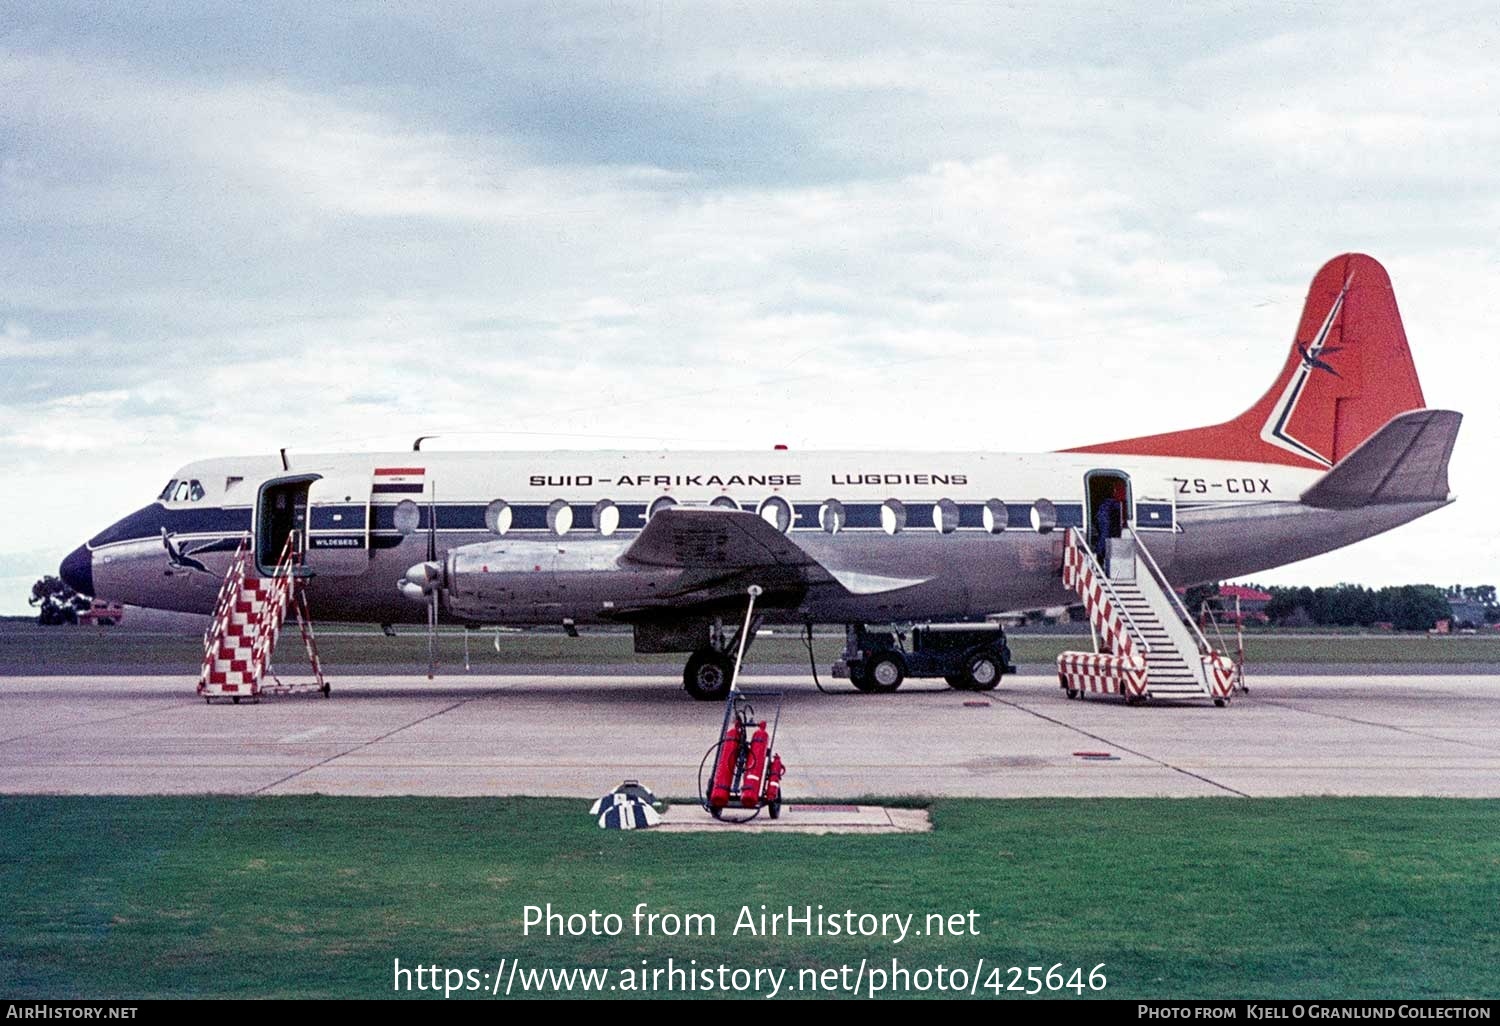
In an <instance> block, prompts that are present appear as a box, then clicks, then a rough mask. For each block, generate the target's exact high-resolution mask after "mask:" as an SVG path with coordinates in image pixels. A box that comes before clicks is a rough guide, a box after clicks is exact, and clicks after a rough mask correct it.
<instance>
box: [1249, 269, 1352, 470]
mask: <svg viewBox="0 0 1500 1026" xmlns="http://www.w3.org/2000/svg"><path fill="white" fill-rule="evenodd" d="M1353 282H1354V276H1353V275H1350V276H1349V278H1348V279H1347V280H1345V282H1344V287H1343V288H1342V289H1340V290H1339V294H1338V295H1337V296H1335V297H1334V300H1333V305H1332V306H1331V307H1329V308H1328V316H1327V317H1325V318H1323V326H1322V327H1320V328H1319V329H1318V334H1317V335H1316V336H1315V337H1314V338H1313V340H1312V341H1311V342H1298V343H1297V355H1298V356H1299V357H1300V358H1301V361H1302V363H1301V366H1299V367H1298V368H1297V371H1296V373H1294V374H1293V375H1292V379H1291V380H1290V381H1288V382H1287V383H1286V388H1285V389H1284V390H1283V391H1282V393H1281V398H1280V400H1278V401H1277V403H1276V405H1275V406H1273V407H1272V408H1271V415H1270V416H1269V417H1268V418H1266V424H1265V427H1263V428H1261V432H1260V437H1261V439H1262V440H1263V441H1266V442H1269V443H1270V444H1271V445H1274V446H1276V447H1278V448H1281V449H1285V450H1287V451H1288V452H1293V453H1296V454H1297V455H1298V456H1302V457H1304V458H1306V459H1309V460H1312V461H1313V462H1314V463H1318V464H1321V465H1322V466H1325V467H1331V466H1333V461H1332V460H1330V459H1329V458H1328V457H1326V456H1324V455H1323V454H1322V453H1320V452H1318V451H1317V450H1316V449H1314V448H1313V447H1312V446H1310V445H1308V444H1307V443H1305V442H1302V441H1299V440H1298V439H1296V438H1294V437H1292V434H1291V432H1290V431H1289V430H1288V429H1287V425H1288V424H1289V423H1290V422H1291V419H1292V415H1293V414H1294V413H1296V412H1297V401H1298V400H1299V399H1301V398H1302V395H1303V392H1304V386H1305V385H1306V384H1307V379H1308V377H1309V376H1310V375H1311V374H1312V373H1313V371H1327V372H1328V373H1329V374H1332V375H1333V376H1334V377H1336V378H1337V377H1340V376H1341V375H1340V374H1339V372H1338V371H1336V370H1334V369H1333V366H1332V365H1331V364H1329V363H1328V362H1327V361H1326V360H1324V359H1323V357H1325V356H1332V355H1333V354H1334V353H1337V352H1341V351H1342V350H1343V349H1344V348H1346V347H1344V346H1330V345H1328V344H1327V343H1328V333H1329V332H1330V331H1331V330H1332V329H1333V323H1334V321H1336V320H1337V319H1338V316H1339V311H1340V310H1342V309H1343V308H1344V298H1345V297H1346V296H1347V295H1348V294H1349V286H1350V285H1351V284H1353Z"/></svg>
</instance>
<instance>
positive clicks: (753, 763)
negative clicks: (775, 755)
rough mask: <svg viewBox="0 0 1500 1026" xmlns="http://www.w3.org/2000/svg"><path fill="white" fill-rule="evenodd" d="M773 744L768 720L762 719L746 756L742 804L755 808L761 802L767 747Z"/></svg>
mask: <svg viewBox="0 0 1500 1026" xmlns="http://www.w3.org/2000/svg"><path fill="white" fill-rule="evenodd" d="M770 744H771V735H769V734H767V733H766V721H765V720H761V721H760V723H758V724H757V725H756V727H755V733H754V734H753V735H752V736H751V738H750V754H749V755H748V756H747V757H746V758H745V776H744V779H743V780H742V781H741V783H740V804H741V805H743V806H744V807H745V808H747V809H753V808H755V807H756V806H757V805H759V804H760V785H761V778H762V777H763V776H764V775H765V772H766V748H767V747H769V746H770Z"/></svg>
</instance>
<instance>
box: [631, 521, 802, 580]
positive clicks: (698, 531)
mask: <svg viewBox="0 0 1500 1026" xmlns="http://www.w3.org/2000/svg"><path fill="white" fill-rule="evenodd" d="M620 562H621V563H635V564H637V565H642V566H650V567H676V568H678V569H681V570H742V569H748V568H751V567H762V566H765V567H813V566H817V565H818V564H817V561H816V560H814V559H813V558H812V557H811V556H809V555H808V554H807V553H806V552H803V551H802V548H801V546H799V545H797V544H796V543H795V542H793V541H792V540H791V539H790V538H788V537H787V536H786V535H784V534H782V533H781V532H780V531H778V530H776V528H775V527H774V526H773V525H771V524H769V523H767V522H766V521H765V520H763V519H761V517H760V516H758V515H757V514H755V513H751V512H749V511H748V510H738V509H720V508H716V507H712V506H710V507H708V508H706V509H704V508H686V509H685V508H680V507H671V508H668V509H664V510H659V511H658V512H656V513H654V514H653V515H652V517H651V520H650V522H649V523H647V524H646V526H645V528H644V529H643V530H642V531H641V533H640V534H638V535H637V536H636V539H635V541H634V542H632V543H631V545H630V548H628V549H626V550H625V551H624V552H623V553H622V554H621V555H620Z"/></svg>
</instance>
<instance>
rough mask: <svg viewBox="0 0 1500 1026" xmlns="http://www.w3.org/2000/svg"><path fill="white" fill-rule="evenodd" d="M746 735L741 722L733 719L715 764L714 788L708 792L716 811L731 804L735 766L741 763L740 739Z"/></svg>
mask: <svg viewBox="0 0 1500 1026" xmlns="http://www.w3.org/2000/svg"><path fill="white" fill-rule="evenodd" d="M743 736H744V733H743V732H742V731H741V729H740V721H739V719H738V718H733V719H731V720H730V721H729V726H728V727H726V728H725V729H724V739H723V741H722V742H720V744H719V760H718V762H716V763H715V764H714V780H713V786H712V787H711V788H710V789H709V792H708V803H709V804H710V805H712V806H713V807H714V808H716V809H722V808H724V807H725V806H726V805H728V804H729V793H730V789H731V788H732V787H733V786H734V765H735V763H736V762H738V761H739V756H740V739H741V738H742V737H743Z"/></svg>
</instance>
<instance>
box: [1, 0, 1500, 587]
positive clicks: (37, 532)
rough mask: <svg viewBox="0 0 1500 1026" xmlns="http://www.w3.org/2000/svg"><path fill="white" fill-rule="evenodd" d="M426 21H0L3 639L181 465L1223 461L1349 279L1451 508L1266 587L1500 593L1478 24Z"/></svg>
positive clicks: (1241, 6)
mask: <svg viewBox="0 0 1500 1026" xmlns="http://www.w3.org/2000/svg"><path fill="white" fill-rule="evenodd" d="M424 6H425V5H413V6H412V7H411V8H410V9H407V8H403V7H402V6H400V5H394V4H371V5H352V4H351V5H345V4H340V5H310V4H305V3H291V4H286V5H284V6H277V5H274V4H265V5H252V6H246V5H240V4H234V5H222V6H221V5H219V4H215V3H211V2H204V0H198V2H194V3H191V4H189V3H182V4H150V3H137V4H129V5H95V4H79V5H76V6H74V5H70V4H67V3H63V2H58V0H53V2H49V3H48V4H45V5H35V4H24V3H23V4H11V3H8V2H0V376H3V381H4V383H5V388H4V391H3V398H0V479H3V480H4V481H5V482H6V487H5V489H4V494H5V496H6V499H7V500H8V501H7V503H6V507H7V509H6V513H7V515H6V518H5V523H6V529H5V530H4V531H3V532H0V611H3V612H19V611H24V610H25V596H26V594H27V592H28V590H29V586H30V583H31V581H32V580H34V579H35V578H36V577H37V576H39V575H40V574H42V573H44V572H52V571H55V568H56V564H57V562H58V559H59V558H60V557H61V556H62V555H63V554H64V553H65V552H67V551H68V550H69V549H71V548H72V547H73V546H75V545H77V544H78V543H79V542H80V541H82V540H83V539H84V538H85V537H87V536H89V535H91V534H93V533H94V532H95V531H97V530H98V529H99V528H101V527H102V526H104V525H105V524H107V523H108V522H110V521H112V520H114V519H115V518H117V517H119V516H120V515H123V514H124V513H126V512H128V511H130V510H132V509H135V508H138V507H139V506H141V505H144V504H145V503H146V502H147V501H149V500H150V498H151V497H152V496H154V495H155V493H156V492H157V491H158V490H159V489H160V487H161V485H162V483H163V482H164V481H165V480H166V479H167V477H168V476H169V475H170V473H171V471H172V470H173V469H175V468H176V467H177V466H178V465H180V464H182V463H185V462H187V461H189V460H191V459H196V458H200V457H204V456H210V455H221V454H230V453H241V452H254V451H274V450H275V449H276V448H278V447H280V446H284V445H287V446H291V447H293V448H294V449H303V450H310V449H315V448H368V447H376V446H386V447H393V448H406V447H408V446H409V445H410V440H411V438H412V437H414V436H415V435H418V434H431V433H435V432H447V433H449V436H448V438H447V439H446V440H445V442H444V443H443V444H446V445H449V446H454V447H458V446H462V447H467V448H472V447H478V446H485V447H492V448H575V447H576V448H591V447H601V446H629V447H663V446H665V447H669V448H691V447H712V448H726V447H749V448H754V449H764V448H767V447H769V446H770V445H772V444H773V443H776V442H785V443H787V444H789V445H791V446H793V447H794V448H799V449H806V448H834V447H861V448H875V449H913V448H952V447H983V448H991V449H997V450H1048V449H1055V448H1060V447H1064V446H1068V445H1077V444H1083V443H1087V442H1091V441H1100V440H1104V439H1108V438H1115V437H1120V436H1121V435H1125V434H1136V433H1142V432H1148V431H1156V430H1166V429H1170V428H1176V427H1186V426H1193V425H1197V424H1203V423H1210V422H1214V421H1217V420H1222V419H1225V418H1227V417H1228V416H1231V415H1233V414H1235V413H1238V412H1239V411H1240V410H1241V409H1243V408H1244V407H1246V406H1248V405H1249V404H1250V403H1251V402H1252V401H1253V400H1254V399H1255V398H1256V397H1257V396H1258V395H1259V394H1260V393H1261V391H1263V390H1264V387H1265V386H1266V385H1267V384H1269V382H1270V380H1271V378H1272V377H1273V376H1274V375H1275V373H1276V371H1277V369H1278V368H1279V366H1280V364H1281V361H1282V359H1283V357H1284V355H1285V352H1286V347H1287V345H1288V343H1289V341H1290V338H1291V333H1292V331H1293V329H1294V328H1295V325H1296V321H1297V317H1298V313H1299V311H1300V309H1301V305H1302V299H1303V296H1304V293H1305V291H1306V288H1307V283H1308V281H1309V280H1310V278H1311V276H1312V274H1313V272H1314V271H1315V270H1316V269H1317V268H1318V266H1319V265H1320V264H1321V263H1322V262H1323V261H1324V260H1325V259H1327V258H1328V257H1330V256H1333V255H1335V254H1337V253H1340V252H1344V251H1348V250H1362V251H1365V252H1368V253H1371V254H1373V255H1374V256H1376V257H1377V258H1379V259H1380V260H1381V261H1382V262H1383V263H1385V265H1386V267H1387V268H1388V270H1389V271H1390V273H1391V277H1392V278H1393V280H1394V282H1395V284H1396V289H1397V296H1398V299H1399V301H1400V303H1401V307H1402V312H1403V314H1404V317H1405V321H1406V327H1407V333H1408V335H1409V337H1410V339H1411V341H1412V348H1413V351H1414V353H1415V358H1416V362H1417V367H1418V370H1419V372H1420V374H1421V377H1422V382H1423V386H1424V389H1425V391H1426V394H1427V398H1428V402H1429V404H1430V405H1433V406H1442V407H1448V408H1453V409H1458V410H1461V411H1463V412H1464V413H1465V414H1466V415H1467V419H1466V422H1465V426H1464V430H1463V432H1462V433H1461V435H1460V440H1459V448H1458V452H1457V454H1456V456H1455V458H1454V462H1453V473H1452V481H1453V487H1454V490H1455V491H1456V492H1458V493H1459V494H1460V496H1461V501H1460V503H1459V504H1458V505H1456V506H1454V507H1450V508H1449V509H1446V510H1444V511H1442V512H1440V513H1437V514H1434V515H1433V516H1431V517H1429V518H1427V519H1425V520H1423V521H1421V522H1419V523H1417V524H1415V525H1411V526H1409V527H1406V528H1404V529H1401V530H1399V531H1397V532H1395V533H1393V534H1390V535H1387V536H1385V537H1383V538H1379V539H1376V540H1373V541H1370V542H1366V543H1364V544H1362V545H1360V546H1358V547H1356V548H1353V549H1350V550H1346V551H1344V552H1341V553H1334V554H1330V555H1328V556H1324V557H1321V558H1319V559H1316V560H1311V561H1308V562H1306V563H1303V564H1298V565H1296V566H1293V567H1290V568H1286V569H1283V570H1280V571H1277V572H1275V573H1273V574H1267V575H1264V576H1263V579H1264V580H1267V581H1273V582H1285V583H1290V582H1306V583H1332V582H1335V581H1340V580H1353V581H1360V582H1363V583H1369V584H1383V583H1393V582H1406V581H1418V580H1430V581H1435V582H1440V583H1450V582H1454V581H1460V580H1462V581H1465V582H1469V583H1477V582H1480V581H1483V582H1494V581H1495V580H1496V579H1497V578H1500V529H1497V528H1496V526H1495V524H1494V523H1493V521H1494V516H1493V510H1494V509H1496V508H1497V507H1500V483H1497V482H1496V480H1495V475H1494V473H1493V472H1492V471H1490V469H1489V468H1490V467H1492V466H1493V465H1494V457H1493V454H1494V453H1495V452H1496V451H1497V443H1500V402H1497V398H1496V396H1497V386H1500V346H1497V338H1496V336H1497V325H1500V302H1497V300H1496V295H1497V292H1496V288H1495V285H1496V281H1497V271H1500V267H1497V239H1500V172H1497V168H1500V27H1497V25H1500V19H1497V17H1496V14H1495V10H1494V7H1493V4H1491V3H1488V2H1476V3H1457V4H1446V3H1423V4H1411V3H1409V2H1405V0H1403V2H1401V3H1399V4H1391V5H1381V4H1378V3H1368V2H1362V3H1358V4H1347V5H1345V4H1336V3H1296V2H1282V3H1254V4H1250V3H1240V2H1235V3H1201V4H1195V5H1191V7H1192V13H1183V11H1175V10H1174V11H1169V10H1167V8H1169V7H1170V8H1178V7H1182V8H1183V9H1184V10H1185V9H1186V7H1187V6H1188V5H1165V4H1141V5H1139V9H1136V10H1133V9H1132V5H1130V4H1121V3H1109V4H1092V3H1088V2H1067V0H1063V2H1060V3H1058V2H1049V3H1045V4H1041V3H1037V4H1032V3H1027V2H1019V3H996V4H991V3H984V2H960V3H944V2H911V3H900V4H894V3H893V4H873V3H840V2H835V0H824V2H820V3H816V4H807V3H799V4H790V5H785V6H782V5H777V4H772V3H766V2H760V0H756V2H753V3H743V4H697V3H695V4H673V3H656V2H652V3H639V2H635V3H632V2H616V3H598V2H591V3H580V4H578V5H576V6H569V5H567V4H561V3H556V2H548V3H539V4H534V5H533V4H522V3H510V4H501V5H495V4H492V3H485V4H476V5H474V6H472V7H468V6H463V5H446V6H442V7H439V8H437V9H436V13H432V12H428V11H426V10H424V9H423V7H424ZM127 12H128V13H127ZM1101 381H1109V382H1110V385H1109V387H1108V389H1107V392H1108V394H1109V395H1110V396H1112V397H1116V398H1117V399H1118V401H1117V402H1112V403H1111V404H1110V405H1109V406H1108V407H1105V406H1103V405H1102V404H1100V403H1097V402H1095V403H1089V402H1086V401H1084V402H1080V401H1079V400H1080V397H1087V396H1088V395H1090V394H1091V392H1092V394H1094V395H1099V394H1100V392H1101V389H1100V382H1101ZM483 432H489V433H490V434H482V433H483Z"/></svg>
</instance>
